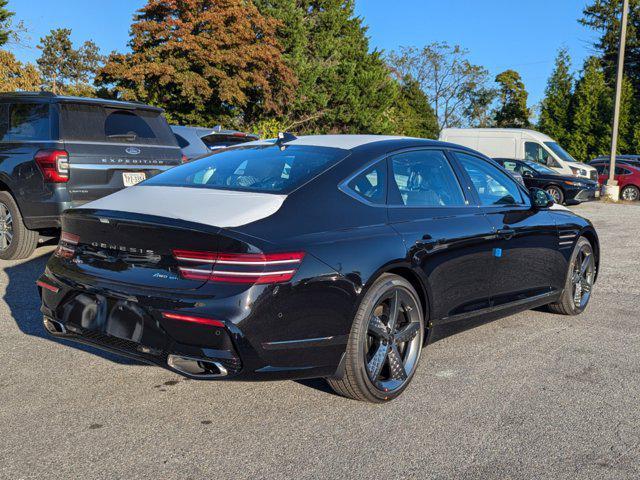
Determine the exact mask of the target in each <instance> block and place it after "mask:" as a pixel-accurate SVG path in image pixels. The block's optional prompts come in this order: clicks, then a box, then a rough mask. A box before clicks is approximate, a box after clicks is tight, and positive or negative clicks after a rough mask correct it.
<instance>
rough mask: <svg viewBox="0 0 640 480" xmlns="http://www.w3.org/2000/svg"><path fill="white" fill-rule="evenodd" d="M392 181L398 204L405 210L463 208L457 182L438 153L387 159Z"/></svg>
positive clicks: (462, 198) (423, 151) (402, 155)
mask: <svg viewBox="0 0 640 480" xmlns="http://www.w3.org/2000/svg"><path fill="white" fill-rule="evenodd" d="M391 169H392V171H393V179H394V180H395V184H396V185H397V188H398V191H399V192H400V198H401V201H402V204H403V205H405V206H408V207H456V206H463V205H465V198H464V195H463V193H462V189H461V188H460V184H459V183H458V179H457V178H456V176H455V173H454V172H453V169H452V168H451V165H450V164H449V161H448V160H447V158H446V157H445V155H444V153H443V152H441V151H439V150H421V151H412V152H406V153H401V154H399V155H395V156H393V157H392V158H391Z"/></svg>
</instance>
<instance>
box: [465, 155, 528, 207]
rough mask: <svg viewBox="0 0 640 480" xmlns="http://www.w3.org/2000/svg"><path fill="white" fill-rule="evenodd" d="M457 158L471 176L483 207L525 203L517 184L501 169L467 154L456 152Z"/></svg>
mask: <svg viewBox="0 0 640 480" xmlns="http://www.w3.org/2000/svg"><path fill="white" fill-rule="evenodd" d="M456 157H457V158H458V160H459V161H460V164H461V165H462V168H464V169H465V170H466V172H467V174H468V175H469V177H470V179H471V182H472V183H473V186H474V187H475V190H476V193H477V194H478V197H479V198H480V204H481V205H483V206H484V205H486V206H490V205H521V204H523V203H524V200H523V199H522V195H521V194H520V189H519V188H518V185H517V184H516V182H515V181H514V180H512V179H511V178H509V177H508V176H507V175H506V174H504V173H503V172H502V171H500V169H499V168H497V167H495V166H493V165H491V164H489V162H485V161H484V160H482V159H481V158H478V157H475V156H473V155H468V154H466V153H460V152H456Z"/></svg>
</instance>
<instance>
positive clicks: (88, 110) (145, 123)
mask: <svg viewBox="0 0 640 480" xmlns="http://www.w3.org/2000/svg"><path fill="white" fill-rule="evenodd" d="M60 109H61V131H62V135H63V138H64V139H65V140H71V141H73V140H76V141H86V142H105V143H110V142H112V143H123V142H124V143H132V144H141V145H170V146H177V143H176V137H175V136H174V135H173V132H172V131H171V129H170V128H169V124H168V123H167V121H166V120H165V118H164V116H163V115H162V113H161V112H156V111H153V110H145V109H133V110H129V109H126V110H124V109H118V108H111V107H104V106H101V105H87V104H75V103H63V104H62V105H61V107H60Z"/></svg>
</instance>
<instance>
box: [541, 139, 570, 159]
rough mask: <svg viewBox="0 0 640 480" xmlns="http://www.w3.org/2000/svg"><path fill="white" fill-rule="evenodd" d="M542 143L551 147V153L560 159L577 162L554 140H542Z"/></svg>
mask: <svg viewBox="0 0 640 480" xmlns="http://www.w3.org/2000/svg"><path fill="white" fill-rule="evenodd" d="M544 144H545V145H546V146H547V147H549V148H550V149H551V151H552V152H553V153H555V154H556V155H557V156H558V158H559V159H560V160H564V161H565V162H577V160H576V159H575V158H573V157H572V156H571V155H569V154H568V153H567V152H566V151H565V149H564V148H562V147H561V146H560V145H558V144H557V143H556V142H544Z"/></svg>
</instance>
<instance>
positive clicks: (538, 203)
mask: <svg viewBox="0 0 640 480" xmlns="http://www.w3.org/2000/svg"><path fill="white" fill-rule="evenodd" d="M529 193H530V195H531V203H532V205H533V206H534V207H535V208H549V207H551V206H552V205H553V204H554V203H555V201H554V200H553V197H552V196H551V195H550V194H548V193H547V192H545V191H544V190H542V189H541V188H531V189H530V190H529Z"/></svg>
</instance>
